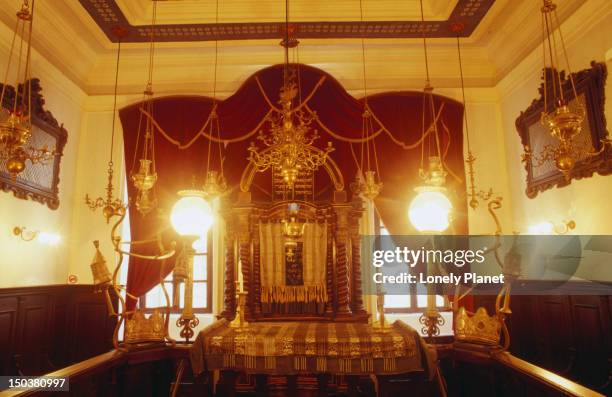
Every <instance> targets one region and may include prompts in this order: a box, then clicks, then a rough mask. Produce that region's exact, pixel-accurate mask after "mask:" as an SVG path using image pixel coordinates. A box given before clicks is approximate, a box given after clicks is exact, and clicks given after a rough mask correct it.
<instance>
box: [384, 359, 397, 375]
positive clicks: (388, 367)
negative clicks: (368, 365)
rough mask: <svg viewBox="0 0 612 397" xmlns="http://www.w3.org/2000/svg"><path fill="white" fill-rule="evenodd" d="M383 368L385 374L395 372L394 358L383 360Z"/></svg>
mask: <svg viewBox="0 0 612 397" xmlns="http://www.w3.org/2000/svg"><path fill="white" fill-rule="evenodd" d="M383 368H384V371H385V372H390V371H395V369H396V362H395V358H393V357H391V358H383Z"/></svg>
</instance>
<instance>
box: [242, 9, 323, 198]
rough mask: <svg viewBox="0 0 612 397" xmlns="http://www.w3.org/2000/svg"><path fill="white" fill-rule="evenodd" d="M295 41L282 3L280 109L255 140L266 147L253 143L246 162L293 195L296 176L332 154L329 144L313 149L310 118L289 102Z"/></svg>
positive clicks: (292, 93) (295, 90)
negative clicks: (278, 177) (273, 177)
mask: <svg viewBox="0 0 612 397" xmlns="http://www.w3.org/2000/svg"><path fill="white" fill-rule="evenodd" d="M298 43H299V42H298V40H297V39H296V38H294V37H290V35H289V2H288V0H285V38H284V39H283V40H282V41H281V45H282V46H283V47H284V49H285V65H284V70H283V87H282V88H281V89H280V95H279V96H280V100H279V103H280V104H281V109H275V110H276V113H279V116H270V117H269V118H268V121H269V122H270V134H265V133H263V132H262V133H260V135H259V140H261V141H262V142H263V143H264V145H265V146H266V147H265V148H264V149H260V148H258V147H256V146H255V144H254V143H252V144H251V146H250V147H249V149H248V150H249V158H248V159H249V161H251V162H252V163H253V165H254V166H255V168H256V169H257V171H258V172H263V171H265V170H267V169H269V168H272V170H273V171H275V172H278V173H279V174H280V175H281V176H282V179H283V182H284V184H285V186H286V187H287V188H288V189H289V190H291V191H293V190H294V186H295V183H296V181H297V180H298V177H299V176H300V174H309V173H313V172H314V171H316V170H318V169H319V167H321V166H322V165H324V164H325V162H326V161H327V157H328V155H329V153H330V152H332V151H333V150H334V148H333V147H332V144H331V142H328V144H327V147H325V148H324V149H319V148H317V147H316V146H313V143H314V141H315V140H317V139H318V138H319V135H318V133H317V131H316V130H311V128H310V124H311V123H312V122H313V120H314V117H308V116H306V115H305V114H304V113H303V112H302V110H301V109H294V108H293V100H294V99H295V98H296V96H297V94H298V87H297V84H296V82H295V75H294V73H290V71H289V48H294V47H296V46H297V45H298Z"/></svg>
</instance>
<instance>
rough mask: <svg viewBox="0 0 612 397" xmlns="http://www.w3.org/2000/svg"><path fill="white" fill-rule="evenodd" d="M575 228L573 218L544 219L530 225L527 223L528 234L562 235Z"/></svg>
mask: <svg viewBox="0 0 612 397" xmlns="http://www.w3.org/2000/svg"><path fill="white" fill-rule="evenodd" d="M575 228H576V222H575V221H574V220H569V221H562V222H553V221H545V222H540V223H534V224H532V225H529V228H528V234H536V235H540V234H544V235H546V234H550V235H552V234H557V235H563V234H567V233H569V232H570V231H572V230H574V229H575Z"/></svg>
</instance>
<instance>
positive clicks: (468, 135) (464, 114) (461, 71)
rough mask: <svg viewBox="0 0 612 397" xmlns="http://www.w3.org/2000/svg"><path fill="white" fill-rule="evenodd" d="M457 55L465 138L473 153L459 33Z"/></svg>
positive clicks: (469, 150) (468, 148)
mask: <svg viewBox="0 0 612 397" xmlns="http://www.w3.org/2000/svg"><path fill="white" fill-rule="evenodd" d="M457 54H458V56H459V76H461V98H462V100H463V120H464V122H465V136H466V143H467V150H468V153H471V148H470V129H469V124H468V115H467V106H466V102H465V82H464V79H463V62H462V59H461V45H459V33H457Z"/></svg>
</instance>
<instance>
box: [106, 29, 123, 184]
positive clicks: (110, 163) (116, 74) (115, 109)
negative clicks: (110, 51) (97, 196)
mask: <svg viewBox="0 0 612 397" xmlns="http://www.w3.org/2000/svg"><path fill="white" fill-rule="evenodd" d="M120 58H121V37H119V38H118V43H117V64H116V67H115V90H114V93H113V96H114V98H113V123H112V127H111V145H110V153H109V161H108V169H109V173H111V172H112V168H113V149H114V146H115V116H116V114H117V85H118V84H119V59H120Z"/></svg>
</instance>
